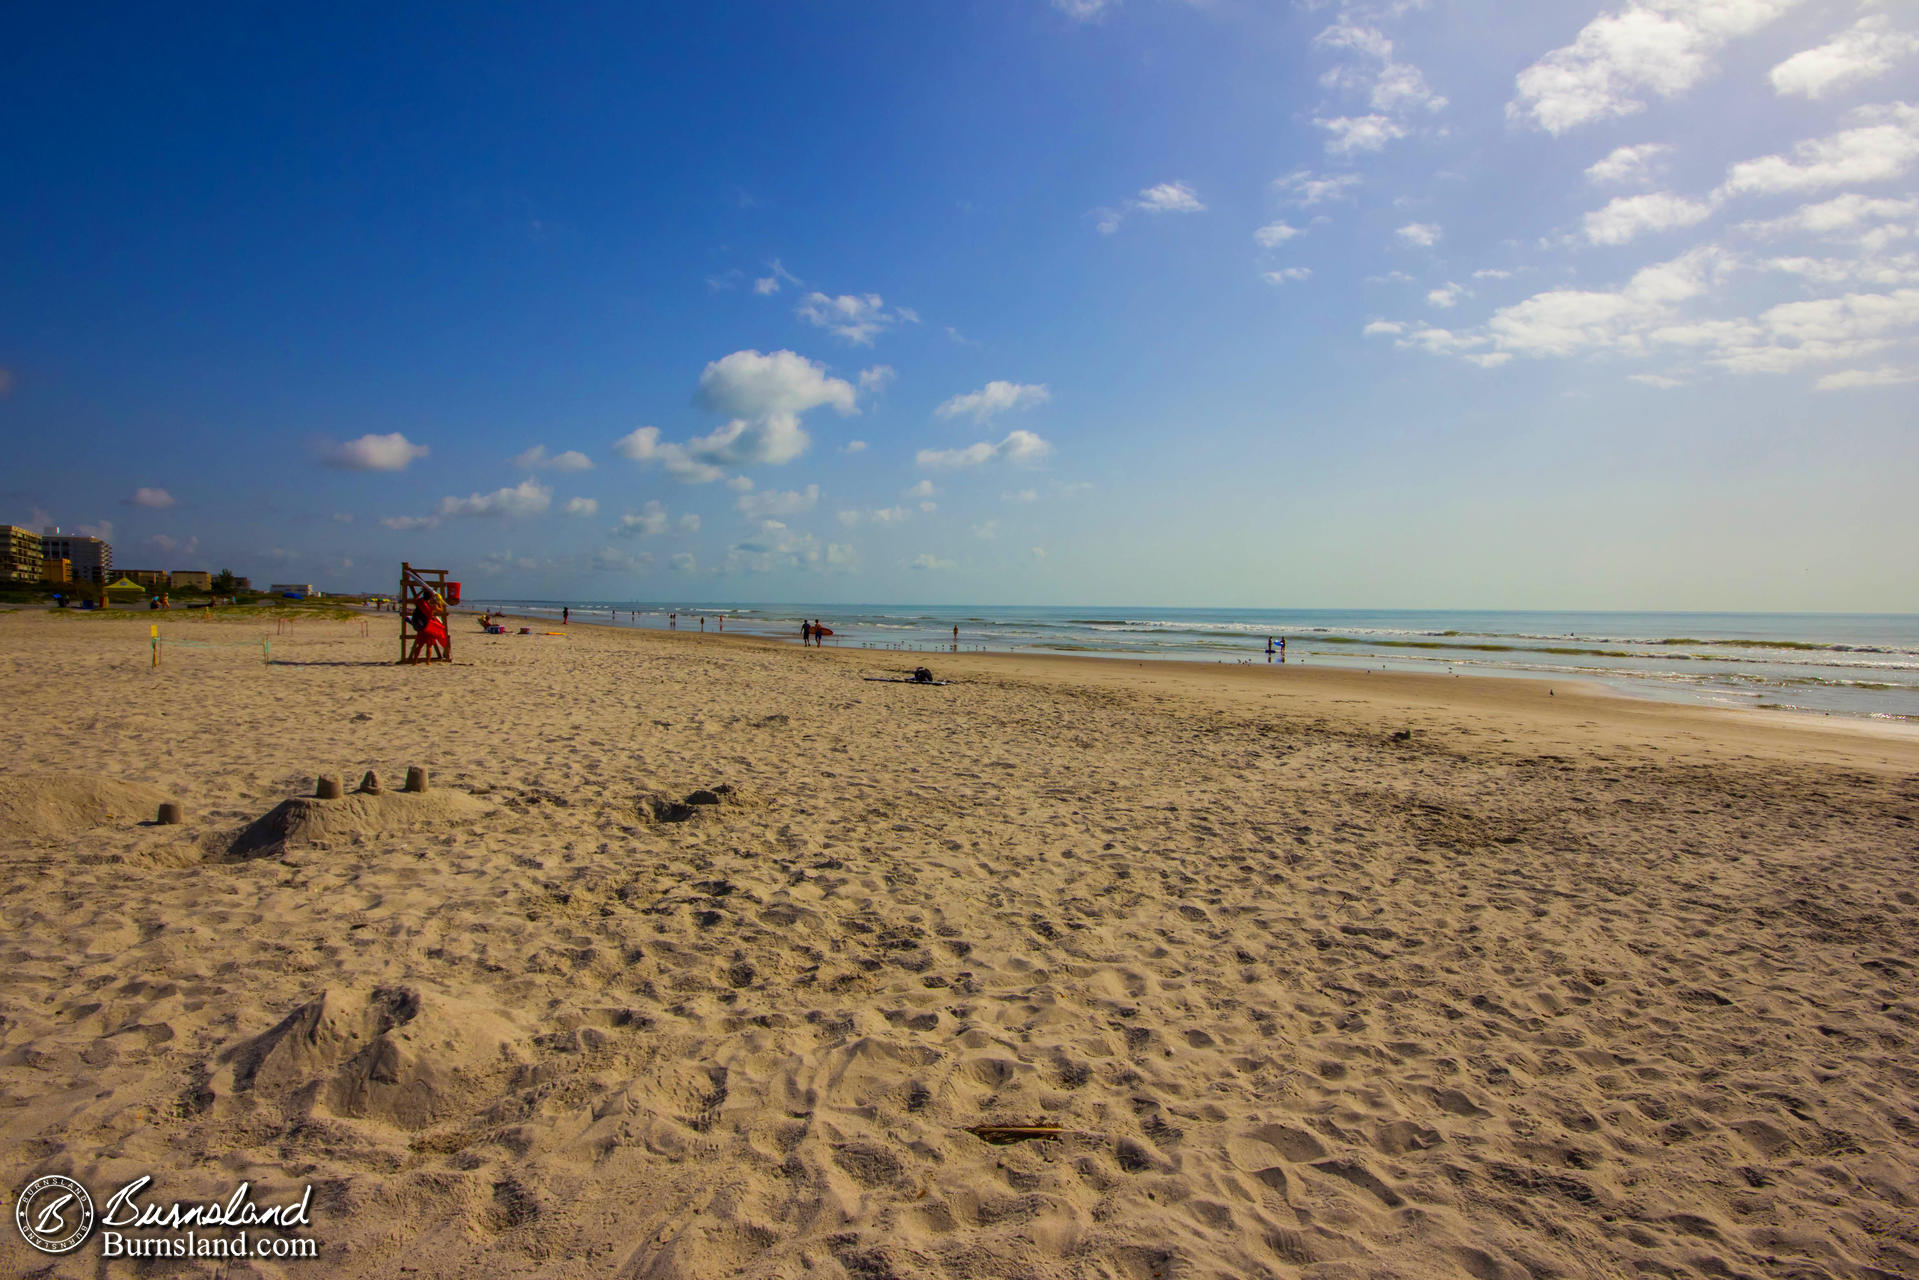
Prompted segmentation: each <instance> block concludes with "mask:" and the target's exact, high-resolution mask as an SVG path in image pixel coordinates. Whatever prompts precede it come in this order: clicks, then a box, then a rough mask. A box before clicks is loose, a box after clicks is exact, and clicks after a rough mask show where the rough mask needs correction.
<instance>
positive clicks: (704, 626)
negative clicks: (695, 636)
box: [700, 614, 706, 635]
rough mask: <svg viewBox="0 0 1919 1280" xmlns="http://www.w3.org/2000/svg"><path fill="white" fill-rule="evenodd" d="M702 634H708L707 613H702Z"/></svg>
mask: <svg viewBox="0 0 1919 1280" xmlns="http://www.w3.org/2000/svg"><path fill="white" fill-rule="evenodd" d="M700 634H701V635H705V634H706V615H705V614H701V615H700Z"/></svg>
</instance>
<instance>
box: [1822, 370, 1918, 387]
mask: <svg viewBox="0 0 1919 1280" xmlns="http://www.w3.org/2000/svg"><path fill="white" fill-rule="evenodd" d="M1913 382H1919V369H1894V368H1892V367H1891V366H1882V367H1880V368H1877V369H1847V370H1845V371H1844V372H1841V373H1829V374H1827V375H1826V376H1825V377H1823V378H1821V379H1819V381H1818V382H1816V383H1814V384H1813V388H1814V389H1815V390H1818V391H1850V390H1854V389H1856V388H1859V387H1903V386H1906V385H1907V384H1909V383H1913Z"/></svg>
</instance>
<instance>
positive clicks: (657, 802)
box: [633, 782, 751, 823]
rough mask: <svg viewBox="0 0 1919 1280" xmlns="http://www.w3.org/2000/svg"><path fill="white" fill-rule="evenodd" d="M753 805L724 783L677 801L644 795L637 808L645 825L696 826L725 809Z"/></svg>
mask: <svg viewBox="0 0 1919 1280" xmlns="http://www.w3.org/2000/svg"><path fill="white" fill-rule="evenodd" d="M750 803H751V798H750V797H749V796H748V795H747V794H746V793H745V792H744V791H741V790H740V789H739V788H738V787H735V786H733V785H731V784H730V783H725V782H721V783H717V784H715V785H713V786H711V787H696V788H695V789H693V790H692V791H689V792H687V793H686V794H685V795H684V796H681V797H679V798H677V799H676V798H674V797H673V796H671V795H668V794H667V793H665V792H659V791H645V792H641V793H640V795H639V797H638V798H637V799H636V800H635V801H634V806H633V807H634V811H635V812H636V813H637V814H638V815H639V817H640V820H641V821H642V822H648V823H654V822H692V821H695V820H697V819H701V818H708V817H712V816H714V815H716V814H718V813H719V812H720V810H721V809H723V808H736V807H739V806H742V805H746V804H750Z"/></svg>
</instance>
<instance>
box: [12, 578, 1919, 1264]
mask: <svg viewBox="0 0 1919 1280" xmlns="http://www.w3.org/2000/svg"><path fill="white" fill-rule="evenodd" d="M148 621H149V619H148V618H146V617H144V616H142V617H140V618H138V619H136V620H118V621H116V620H111V619H81V618H71V617H51V616H48V615H44V614H27V613H19V614H11V615H0V684H3V685H4V688H5V689H6V691H7V693H6V708H7V712H6V715H5V716H4V717H0V745H3V746H4V755H3V756H0V759H4V760H5V762H6V763H5V765H4V767H0V973H4V975H5V982H4V985H0V1185H4V1186H5V1187H6V1189H7V1192H8V1195H9V1196H10V1197H11V1196H12V1195H13V1194H15V1193H17V1192H18V1190H19V1189H20V1187H21V1186H22V1185H23V1184H24V1183H25V1182H26V1181H27V1180H28V1179H29V1178H31V1177H33V1176H36V1175H38V1174H41V1173H47V1172H65V1173H70V1174H73V1175H74V1176H76V1177H78V1178H80V1179H81V1180H82V1181H83V1182H85V1183H87V1184H88V1185H89V1186H91V1187H96V1188H98V1187H112V1186H117V1185H118V1184H119V1183H121V1182H124V1181H127V1180H130V1179H131V1178H133V1177H136V1176H138V1175H139V1174H143V1173H150V1174H153V1175H155V1177H156V1180H157V1182H158V1183H159V1184H161V1185H163V1186H164V1188H165V1192H164V1196H163V1197H162V1198H164V1199H167V1200H171V1199H176V1198H177V1199H187V1198H189V1197H191V1196H196V1195H199V1196H220V1197H224V1195H225V1194H226V1193H227V1192H228V1191H230V1189H231V1188H232V1187H233V1186H234V1185H235V1184H236V1183H237V1182H238V1181H239V1180H241V1179H251V1180H252V1181H253V1182H254V1184H255V1186H256V1188H258V1189H259V1190H260V1191H261V1192H262V1197H263V1198H272V1197H273V1196H276V1195H277V1196H279V1197H280V1198H286V1197H287V1196H288V1195H297V1194H298V1192H299V1189H300V1188H301V1187H302V1186H304V1185H306V1184H308V1183H311V1184H313V1186H314V1208H313V1216H314V1219H315V1229H314V1232H313V1234H314V1235H315V1236H316V1237H317V1238H318V1239H319V1240H320V1241H321V1243H322V1249H323V1252H322V1258H321V1261H319V1262H318V1263H306V1264H273V1263H258V1264H251V1266H250V1269H248V1268H242V1269H238V1270H233V1269H229V1270H226V1271H223V1272H217V1274H227V1275H246V1274H269V1275H270V1274H300V1275H328V1276H332V1275H342V1276H390V1275H397V1274H402V1273H403V1272H404V1273H405V1274H409V1275H417V1276H422V1277H428V1276H448V1277H452V1276H473V1275H505V1274H514V1275H536V1276H603V1275H613V1276H630V1277H655V1276H657V1277H681V1276H685V1277H719V1276H732V1275H744V1276H755V1277H775V1276H779V1277H785V1276H809V1277H811V1276H818V1277H840V1276H851V1277H861V1278H863V1280H871V1278H876V1277H884V1276H901V1277H935V1276H937V1277H1026V1276H1034V1277H1054V1276H1058V1277H1069V1276H1071V1277H1168V1278H1172V1277H1180V1278H1184V1277H1243V1276H1244V1277H1250V1276H1287V1277H1290V1276H1313V1277H1328V1278H1331V1277H1361V1276H1366V1277H1372V1276H1397V1277H1408V1278H1412V1277H1426V1276H1475V1277H1524V1276H1529V1275H1532V1276H1549V1275H1557V1276H1614V1275H1663V1276H1707V1275H1712V1276H1781V1277H1784V1276H1795V1277H1798V1276H1804V1277H1825V1276H1860V1277H1866V1276H1896V1275H1912V1274H1915V1273H1919V1069H1916V1068H1915V1061H1916V1059H1915V1054H1914V1047H1915V1031H1916V1030H1919V997H1915V994H1914V991H1915V987H1914V976H1915V966H1919V896H1915V889H1919V883H1915V875H1914V872H1915V862H1916V861H1919V840H1916V838H1915V837H1916V832H1915V826H1914V823H1915V815H1916V814H1919V741H1915V739H1914V738H1913V737H1912V736H1911V735H1904V736H1896V735H1887V734H1878V735H1873V734H1869V733H1864V732H1859V731H1857V729H1856V727H1854V726H1845V725H1836V724H1835V723H1834V722H1821V723H1818V724H1808V723H1805V722H1781V721H1778V720H1776V719H1767V718H1763V717H1757V716H1752V715H1738V714H1734V713H1726V712H1713V711H1708V710H1702V709H1694V708H1685V707H1671V706H1663V705H1657V704H1650V703H1639V702H1631V701H1627V700H1623V699H1618V698H1611V697H1607V696H1604V695H1601V694H1598V693H1595V692H1592V691H1588V690H1582V689H1579V688H1576V687H1573V686H1568V685H1561V686H1556V687H1555V688H1554V690H1553V695H1552V696H1551V697H1548V694H1547V690H1546V687H1545V686H1543V685H1539V684H1536V683H1534V682H1530V681H1525V682H1522V681H1497V680H1447V679H1443V678H1432V677H1410V676H1388V675H1384V674H1373V675H1365V674H1362V673H1340V672H1332V671H1317V670H1302V669H1296V668H1295V669H1282V670H1271V669H1266V668H1209V667H1198V668H1193V667H1182V666H1176V665H1173V664H1146V665H1138V664H1132V663H1124V662H1105V663H1101V662H1089V661H1071V660H1040V659H1018V658H1006V657H989V656H977V655H967V656H961V657H941V658H931V657H926V656H908V657H906V658H904V659H901V658H897V657H887V656H883V655H875V654H869V653H863V652H857V651H854V652H835V651H831V650H829V651H827V652H824V653H818V652H802V651H800V650H798V649H796V648H793V647H790V646H785V647H782V646H774V645H770V644H764V643H756V642H751V641H744V640H739V639H736V638H732V637H726V638H720V637H712V636H706V637H702V636H699V635H697V634H691V633H686V632H682V633H679V634H677V635H663V634H657V633H644V634H643V633H634V632H614V631H609V630H600V629H593V628H585V627H577V626H576V627H573V628H570V629H569V631H570V633H569V634H568V635H567V636H566V637H565V638H548V637H545V636H530V637H523V636H518V635H511V636H504V637H483V636H481V635H479V634H477V632H476V629H475V628H474V627H473V624H472V622H471V620H470V619H466V618H456V620H455V629H454V637H455V645H456V649H455V652H456V654H457V655H458V657H459V659H460V661H459V662H458V663H456V664H454V665H452V666H447V667H433V668H399V667H395V666H393V665H390V664H391V659H392V656H393V650H394V648H395V641H394V640H393V637H392V636H391V634H389V632H390V630H391V629H392V628H393V626H394V625H395V624H394V623H393V622H392V621H391V620H383V621H378V622H376V623H375V624H374V627H373V630H374V632H375V635H374V636H373V637H372V638H369V639H366V640H362V639H360V638H359V636H358V626H357V624H348V623H336V624H317V623H316V624H310V625H306V624H303V627H302V628H296V632H297V634H296V635H295V636H294V637H292V638H291V639H288V638H276V640H275V643H274V656H275V658H276V659H277V660H279V662H278V663H277V664H276V665H274V666H271V667H268V666H265V665H262V664H261V663H260V661H259V660H258V656H257V654H254V655H252V656H249V654H248V651H247V650H244V649H207V650H192V649H183V650H177V651H171V652H169V653H168V654H167V656H166V664H165V665H164V666H163V667H162V668H161V669H160V670H159V671H157V672H156V671H153V670H150V669H149V668H148V665H147V650H146V645H145V639H144V637H145V629H146V625H147V623H148ZM167 625H168V626H169V628H177V629H179V632H180V633H181V634H192V635H197V636H202V637H206V638H226V639H234V640H242V639H250V638H256V637H257V636H258V634H259V630H260V629H259V627H258V626H257V625H253V626H248V625H246V624H238V623H235V624H220V623H201V624H197V626H196V627H195V629H193V630H190V631H189V630H188V628H189V627H190V626H195V624H189V623H187V622H184V621H179V622H175V621H173V620H171V619H170V620H169V621H168V624H167ZM921 662H925V663H928V664H929V665H931V666H933V667H934V669H935V671H936V672H937V673H938V674H939V675H941V676H950V677H952V678H953V680H954V683H953V684H951V685H949V686H947V687H944V688H918V687H912V686H907V685H897V684H874V683H866V682H864V681H863V680H862V679H861V678H860V677H861V676H862V675H864V674H884V673H888V671H889V668H899V667H911V666H913V665H918V664H919V663H921ZM1402 729H1411V730H1412V731H1413V732H1412V735H1411V737H1410V739H1409V740H1406V741H1395V740H1393V738H1392V736H1391V735H1392V734H1393V733H1394V732H1395V731H1398V730H1402ZM408 765H424V766H427V767H428V768H430V769H431V771H432V776H433V783H434V787H435V790H434V791H432V792H429V793H428V796H425V797H417V796H416V797H405V796H387V797H382V798H381V800H380V801H379V802H377V803H374V802H369V801H363V800H354V799H352V798H349V799H347V800H343V801H337V802H319V803H320V804H321V805H322V806H324V805H327V804H330V805H333V806H335V807H334V808H333V809H332V810H330V811H329V812H327V813H325V814H321V815H319V816H315V815H314V814H313V813H312V812H311V810H312V809H313V808H314V806H294V807H293V808H291V809H289V810H283V811H281V815H280V817H279V818H277V819H276V820H275V822H274V824H272V825H271V833H272V834H273V836H274V839H272V840H265V841H262V840H252V841H241V840H240V837H241V836H242V834H243V833H245V832H246V831H247V830H248V829H249V827H251V826H252V825H253V824H255V823H256V822H258V821H259V820H261V819H262V818H263V817H265V816H267V815H269V814H270V813H272V812H273V811H274V810H275V809H276V807H277V806H280V805H281V804H282V803H283V802H285V801H287V800H289V799H290V798H292V797H295V796H299V795H307V794H310V793H311V790H312V785H313V780H314V776H315V774H316V773H318V772H321V771H326V772H335V773H340V774H343V775H344V776H345V777H346V779H347V782H348V785H349V786H352V785H353V784H354V783H356V782H357V781H358V779H359V777H360V775H361V773H362V772H364V771H365V770H366V769H369V768H373V769H377V770H378V771H379V773H380V775H381V777H382V778H383V779H384V780H385V782H386V784H387V786H388V787H390V788H397V787H398V785H399V783H400V782H401V780H402V779H403V778H404V777H405V774H406V768H407V766H408ZM717 784H728V785H729V786H731V787H733V788H735V790H734V791H732V792H730V793H727V794H724V795H718V796H714V797H696V798H698V799H717V800H718V801H719V803H699V804H692V805H683V804H680V803H679V802H684V801H685V799H686V798H687V797H688V795H689V794H690V793H692V792H694V791H696V790H698V789H702V788H712V787H715V786H716V785H717ZM162 796H163V797H170V798H173V799H176V800H178V801H179V802H181V803H182V804H183V805H184V806H185V808H186V812H187V822H186V824H185V825H184V826H180V827H159V826H151V825H141V823H142V822H143V821H144V820H146V819H150V818H151V817H152V814H151V813H149V812H146V809H147V808H148V807H150V806H151V805H152V804H154V803H157V801H156V797H162ZM134 806H137V809H136V808H134ZM256 834H258V833H257V832H256ZM236 842H237V843H238V844H239V845H240V847H239V848H238V849H236V847H235V846H236ZM228 858H235V859H237V860H232V861H227V860H224V859H228ZM994 1122H998V1123H1032V1122H1046V1123H1052V1124H1057V1125H1059V1126H1061V1127H1062V1129H1063V1130H1064V1135H1063V1138H1062V1140H1060V1141H1056V1142H1052V1141H1043V1142H1031V1143H1025V1144H1021V1145H1016V1146H1007V1147H996V1146H991V1145H988V1144H986V1143H985V1142H983V1141H981V1140H980V1139H979V1138H978V1137H976V1136H974V1135H973V1134H971V1133H969V1132H967V1129H968V1127H970V1126H973V1125H977V1124H982V1123H994ZM0 1239H4V1241H5V1243H4V1244H0V1273H4V1274H25V1273H29V1272H31V1273H34V1274H50V1275H57V1276H76V1277H77V1276H95V1275H99V1274H102V1273H106V1274H132V1273H133V1272H132V1270H131V1266H130V1264H128V1263H124V1262H119V1263H114V1264H111V1265H110V1266H109V1265H108V1264H104V1263H102V1261H101V1260H100V1258H99V1254H98V1248H99V1246H98V1242H97V1241H96V1242H94V1243H90V1244H89V1245H87V1246H85V1247H83V1248H82V1249H81V1250H80V1251H78V1252H77V1253H76V1254H73V1255H70V1256H69V1257H67V1258H66V1259H63V1260H56V1259H52V1258H48V1257H43V1256H42V1255H39V1254H36V1253H33V1252H31V1251H29V1250H28V1249H27V1248H26V1246H25V1245H24V1244H22V1242H21V1240H20V1238H19V1236H18V1234H17V1233H16V1232H14V1231H13V1230H12V1228H11V1227H5V1228H3V1229H0ZM178 1265H180V1266H181V1268H182V1269H181V1270H180V1271H179V1272H177V1273H181V1274H201V1273H205V1274H216V1272H215V1271H214V1270H213V1267H212V1266H211V1264H192V1265H188V1264H178ZM194 1265H201V1266H202V1270H201V1271H195V1270H194Z"/></svg>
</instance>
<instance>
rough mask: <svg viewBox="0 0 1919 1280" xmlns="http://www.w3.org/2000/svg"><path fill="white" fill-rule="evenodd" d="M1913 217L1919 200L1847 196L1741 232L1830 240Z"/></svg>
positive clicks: (1803, 207)
mask: <svg viewBox="0 0 1919 1280" xmlns="http://www.w3.org/2000/svg"><path fill="white" fill-rule="evenodd" d="M1914 216H1919V200H1893V199H1885V198H1880V199H1875V198H1873V197H1871V196H1863V195H1860V194H1859V193H1857V192H1848V193H1846V194H1845V195H1842V196H1834V197H1833V198H1832V199H1830V200H1822V201H1820V202H1819V203H1817V204H1804V205H1800V206H1799V207H1798V208H1797V209H1794V210H1793V211H1792V212H1791V213H1789V214H1787V215H1786V216H1785V217H1783V218H1772V219H1768V220H1767V221H1764V222H1745V223H1741V224H1740V227H1739V229H1740V230H1741V231H1748V232H1751V233H1752V234H1754V235H1760V236H1779V235H1786V234H1789V233H1793V232H1803V233H1806V234H1808V235H1819V236H1829V235H1835V234H1841V233H1846V232H1851V231H1856V230H1857V229H1859V228H1860V227H1863V226H1865V225H1866V224H1867V223H1869V222H1879V221H1885V220H1889V219H1893V218H1908V217H1914Z"/></svg>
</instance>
